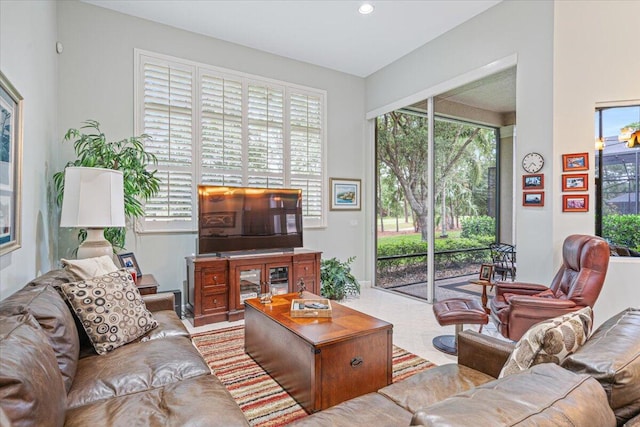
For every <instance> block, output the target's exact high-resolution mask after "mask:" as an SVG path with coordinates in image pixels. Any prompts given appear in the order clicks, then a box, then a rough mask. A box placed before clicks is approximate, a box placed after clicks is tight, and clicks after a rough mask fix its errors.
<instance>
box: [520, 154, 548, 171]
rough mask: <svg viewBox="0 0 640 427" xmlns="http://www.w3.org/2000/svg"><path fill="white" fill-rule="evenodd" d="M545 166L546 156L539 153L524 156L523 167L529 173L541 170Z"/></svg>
mask: <svg viewBox="0 0 640 427" xmlns="http://www.w3.org/2000/svg"><path fill="white" fill-rule="evenodd" d="M543 166H544V157H542V155H541V154H538V153H529V154H526V155H525V156H524V157H523V158H522V169H524V170H525V171H527V172H529V173H536V172H539V171H540V169H542V167H543Z"/></svg>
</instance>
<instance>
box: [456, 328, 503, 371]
mask: <svg viewBox="0 0 640 427" xmlns="http://www.w3.org/2000/svg"><path fill="white" fill-rule="evenodd" d="M514 347H515V343H513V342H510V341H504V340H501V339H498V338H494V337H490V336H487V335H482V334H479V333H477V332H475V331H462V332H460V333H459V334H458V364H459V365H464V366H467V367H469V368H472V369H475V370H476V371H480V372H483V373H485V374H487V375H491V376H492V377H494V378H498V375H499V374H500V371H501V370H502V367H503V366H504V364H505V362H506V361H507V358H509V355H510V354H511V352H512V351H513V348H514Z"/></svg>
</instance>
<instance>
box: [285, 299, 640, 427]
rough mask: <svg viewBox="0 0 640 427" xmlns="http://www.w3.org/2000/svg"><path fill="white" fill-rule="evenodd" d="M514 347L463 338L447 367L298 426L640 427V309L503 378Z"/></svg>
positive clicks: (481, 337) (463, 334)
mask: <svg viewBox="0 0 640 427" xmlns="http://www.w3.org/2000/svg"><path fill="white" fill-rule="evenodd" d="M513 348H514V343H512V342H508V341H503V340H499V339H496V338H493V337H488V336H485V335H481V334H478V333H476V332H473V331H463V332H461V333H460V334H459V335H458V363H457V364H446V365H442V366H438V367H435V368H432V369H429V370H427V371H425V372H422V373H420V374H417V375H414V376H412V377H410V378H408V379H406V380H404V381H401V382H398V383H395V384H392V385H390V386H387V387H384V388H382V389H380V390H378V391H377V392H375V393H369V394H366V395H364V396H360V397H357V398H355V399H351V400H349V401H346V402H343V403H341V404H339V405H336V406H334V407H332V408H329V409H327V410H325V411H322V412H318V413H315V414H313V415H311V416H309V417H306V418H302V419H301V420H298V421H297V422H295V423H293V424H291V425H292V426H295V427H300V426H318V427H320V426H336V427H341V426H344V427H352V426H400V425H425V426H451V427H453V426H474V427H476V426H490V427H495V426H536V427H540V426H554V427H557V426H571V427H581V426H584V427H596V426H597V427H607V426H623V425H624V426H625V427H632V426H633V427H638V426H640V309H632V308H630V309H627V310H625V311H623V312H621V313H619V314H618V315H616V316H614V317H613V318H611V319H609V320H608V321H607V322H605V323H604V324H602V325H601V326H600V327H599V328H598V329H597V330H596V331H595V332H594V333H593V334H592V335H591V336H590V337H589V339H588V340H587V342H586V343H585V344H584V345H583V346H582V347H581V348H580V349H579V350H578V351H576V352H575V353H574V354H573V355H570V356H569V357H568V358H567V359H565V360H564V361H563V363H562V366H558V365H556V364H552V363H543V364H540V365H536V366H534V367H532V368H531V369H529V370H526V371H523V372H520V373H517V374H511V375H508V376H505V377H503V378H500V379H496V378H497V377H498V376H499V373H500V370H501V369H502V366H503V365H504V363H505V361H506V360H507V358H508V357H509V355H510V354H511V351H512V350H513Z"/></svg>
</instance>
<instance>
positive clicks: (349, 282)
mask: <svg viewBox="0 0 640 427" xmlns="http://www.w3.org/2000/svg"><path fill="white" fill-rule="evenodd" d="M355 259H356V257H350V258H348V259H347V260H346V261H340V260H338V259H337V258H331V259H323V260H322V261H321V262H320V294H321V295H322V296H323V297H325V298H329V299H334V300H342V299H344V298H345V297H346V296H347V295H359V294H360V283H358V280H356V278H355V276H354V275H353V273H351V266H350V264H351V263H352V262H353V260H355Z"/></svg>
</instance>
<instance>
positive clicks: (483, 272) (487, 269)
mask: <svg viewBox="0 0 640 427" xmlns="http://www.w3.org/2000/svg"><path fill="white" fill-rule="evenodd" d="M492 275H493V265H491V264H482V266H481V267H480V277H478V280H480V281H482V282H490V281H491V276H492Z"/></svg>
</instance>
